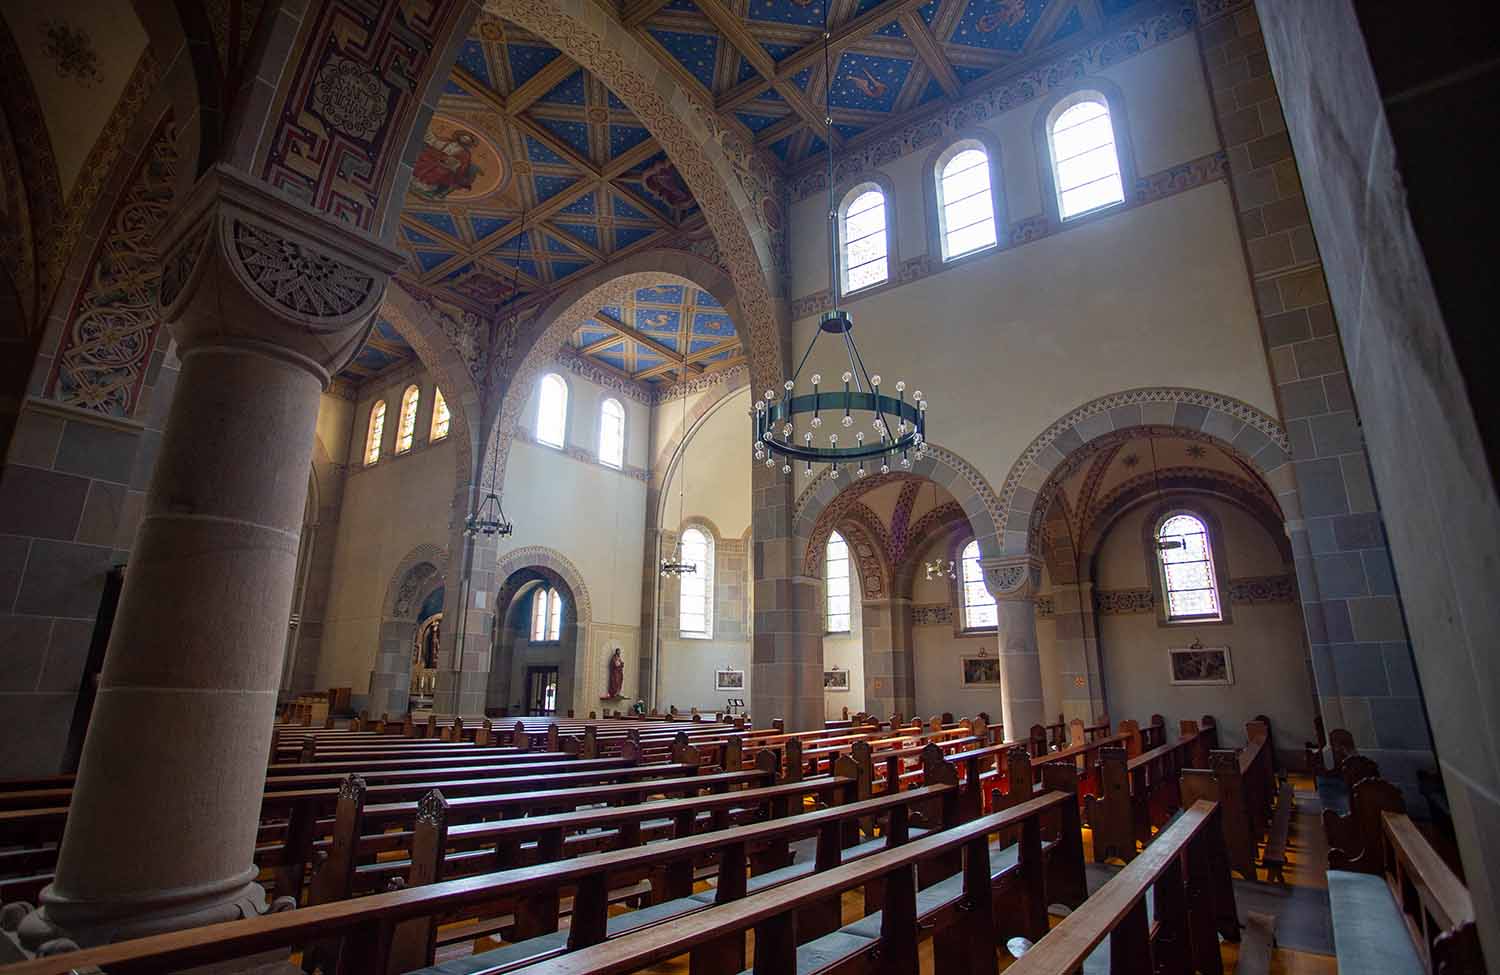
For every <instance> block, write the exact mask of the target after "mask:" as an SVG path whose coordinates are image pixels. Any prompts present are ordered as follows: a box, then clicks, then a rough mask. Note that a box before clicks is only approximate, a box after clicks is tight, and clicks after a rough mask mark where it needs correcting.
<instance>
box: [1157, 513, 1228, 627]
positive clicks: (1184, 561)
mask: <svg viewBox="0 0 1500 975" xmlns="http://www.w3.org/2000/svg"><path fill="white" fill-rule="evenodd" d="M1156 556H1157V561H1158V562H1159V563H1160V564H1161V582H1162V589H1163V590H1164V591H1165V593H1166V597H1167V619H1169V620H1216V619H1220V618H1221V617H1220V613H1219V587H1218V583H1217V582H1216V580H1215V577H1214V557H1213V552H1212V551H1211V550H1210V549H1209V546H1208V528H1207V527H1206V526H1205V525H1204V524H1203V522H1202V521H1201V520H1199V519H1198V518H1196V517H1194V516H1193V515H1187V514H1181V515H1173V516H1172V517H1170V518H1168V519H1167V520H1166V521H1163V522H1162V523H1161V527H1160V528H1159V529H1157V531H1156Z"/></svg>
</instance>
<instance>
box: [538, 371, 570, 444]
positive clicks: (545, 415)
mask: <svg viewBox="0 0 1500 975" xmlns="http://www.w3.org/2000/svg"><path fill="white" fill-rule="evenodd" d="M567 429H568V384H567V383H565V382H563V380H562V377H561V376H559V375H558V374H557V373H555V372H549V373H548V374H547V375H545V376H543V377H542V389H541V395H539V396H538V397H537V404H536V438H537V440H539V441H541V442H542V443H544V444H546V445H547V446H549V447H561V446H562V445H563V437H564V435H565V434H566V432H567Z"/></svg>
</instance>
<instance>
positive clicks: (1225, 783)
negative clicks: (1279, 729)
mask: <svg viewBox="0 0 1500 975" xmlns="http://www.w3.org/2000/svg"><path fill="white" fill-rule="evenodd" d="M1245 731H1246V737H1247V738H1248V743H1247V744H1246V745H1245V747H1244V748H1241V749H1238V750H1235V749H1214V750H1212V751H1210V752H1209V758H1208V768H1206V769H1197V768H1189V769H1183V770H1182V779H1181V785H1180V788H1181V792H1182V804H1183V805H1184V806H1188V805H1191V804H1192V803H1193V802H1194V801H1195V800H1198V799H1207V800H1209V801H1210V802H1217V803H1219V804H1220V806H1221V807H1222V809H1221V811H1220V815H1219V821H1220V825H1221V826H1222V827H1223V830H1224V844H1225V848H1226V849H1227V850H1228V854H1229V864H1230V867H1231V868H1232V869H1233V870H1235V871H1236V872H1237V873H1239V874H1240V876H1242V877H1244V878H1245V879H1246V880H1255V879H1257V878H1256V873H1255V861H1256V850H1257V848H1258V847H1259V846H1260V842H1261V838H1262V837H1264V836H1265V834H1266V829H1267V827H1268V826H1269V825H1270V823H1271V810H1272V805H1273V803H1274V796H1275V788H1276V777H1275V774H1274V772H1273V771H1272V769H1271V756H1270V750H1269V746H1268V745H1267V743H1266V737H1265V726H1264V725H1262V724H1260V723H1259V722H1256V721H1251V722H1249V723H1248V724H1246V725H1245Z"/></svg>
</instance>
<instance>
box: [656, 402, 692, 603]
mask: <svg viewBox="0 0 1500 975" xmlns="http://www.w3.org/2000/svg"><path fill="white" fill-rule="evenodd" d="M681 378H682V379H684V380H685V379H686V378H687V376H686V375H683V376H682V377H681ZM687 452H688V428H687V389H686V388H684V389H683V391H682V469H681V470H680V471H678V472H677V546H676V548H674V549H673V550H672V557H671V558H664V559H662V560H661V575H662V578H663V579H665V578H667V577H668V576H674V577H677V578H681V577H682V576H688V575H693V574H694V573H696V572H697V571H698V566H697V565H696V564H694V563H692V562H685V561H683V558H682V518H683V510H684V506H685V503H686V499H687Z"/></svg>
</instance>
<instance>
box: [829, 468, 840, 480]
mask: <svg viewBox="0 0 1500 975" xmlns="http://www.w3.org/2000/svg"><path fill="white" fill-rule="evenodd" d="M828 476H829V477H831V478H833V479H834V480H835V481H836V480H838V479H839V465H837V464H834V465H833V469H832V470H830V471H829V472H828Z"/></svg>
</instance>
